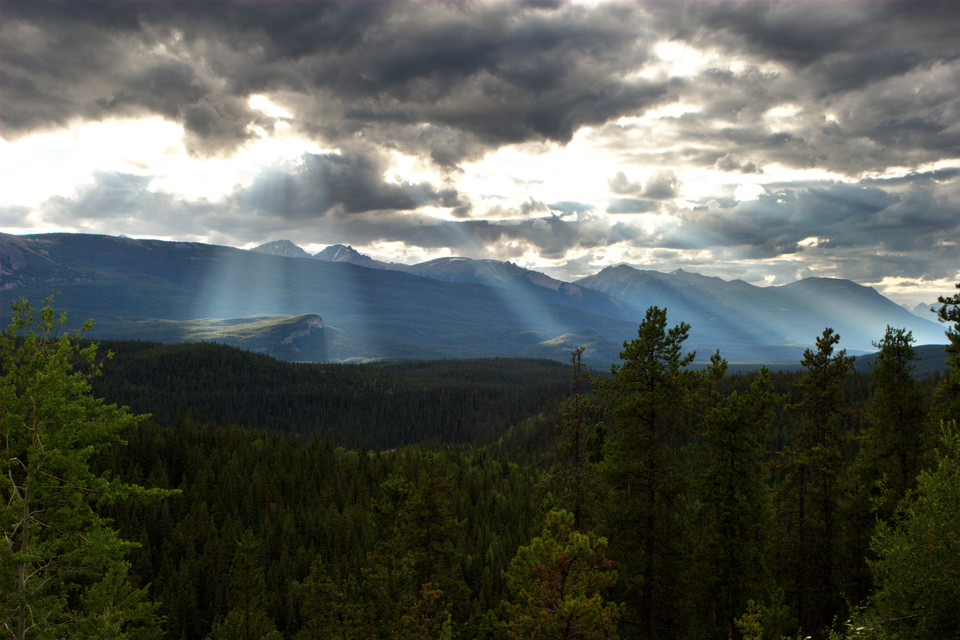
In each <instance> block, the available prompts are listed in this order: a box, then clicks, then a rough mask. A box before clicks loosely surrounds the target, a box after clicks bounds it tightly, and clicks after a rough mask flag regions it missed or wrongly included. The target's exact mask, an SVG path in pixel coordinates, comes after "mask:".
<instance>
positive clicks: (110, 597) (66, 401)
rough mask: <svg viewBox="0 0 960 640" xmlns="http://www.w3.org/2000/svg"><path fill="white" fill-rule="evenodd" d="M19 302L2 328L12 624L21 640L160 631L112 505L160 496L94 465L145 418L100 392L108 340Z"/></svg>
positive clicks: (0, 455)
mask: <svg viewBox="0 0 960 640" xmlns="http://www.w3.org/2000/svg"><path fill="white" fill-rule="evenodd" d="M12 309H13V314H12V320H11V323H10V326H9V327H8V328H7V329H6V330H5V331H4V333H3V334H2V336H0V375H2V378H0V536H2V537H0V628H2V629H3V630H4V631H5V632H6V633H8V634H9V635H10V637H12V638H15V639H18V640H24V639H26V638H51V637H76V638H133V637H143V638H149V637H158V636H159V634H160V630H159V620H158V617H157V614H156V605H155V604H153V603H151V602H150V601H149V600H148V599H147V596H146V591H145V590H144V589H137V588H136V587H135V586H134V585H133V584H132V580H131V578H130V575H129V567H130V565H129V563H128V562H127V561H126V560H125V559H124V557H125V554H126V553H127V552H128V551H129V550H130V549H131V548H133V547H135V546H136V544H135V543H133V542H129V541H126V540H123V539H121V537H120V536H119V534H118V533H117V531H116V530H115V529H114V528H113V527H112V526H111V522H110V521H109V520H108V519H106V518H105V517H104V516H103V515H102V513H101V511H100V507H101V506H102V505H108V504H112V503H116V502H119V501H123V500H128V499H134V498H137V497H152V496H158V495H160V492H157V491H147V490H145V489H143V488H142V487H140V486H137V485H132V484H127V483H124V482H122V481H121V480H120V479H118V478H115V477H111V476H109V475H106V474H105V475H96V474H94V473H93V472H92V471H91V468H90V462H91V459H92V458H93V456H95V455H96V454H98V453H99V452H101V451H103V450H104V449H106V448H108V447H110V446H112V445H119V444H122V442H123V441H122V438H121V435H122V433H123V432H124V430H125V429H127V428H128V427H131V426H133V425H135V424H136V423H138V422H139V421H140V420H142V418H143V416H135V415H131V414H130V413H128V412H127V410H126V409H125V408H120V407H117V406H115V405H105V404H103V402H102V400H99V399H96V398H94V397H92V395H91V393H90V382H89V380H90V378H91V377H92V376H94V375H96V374H97V373H98V371H99V364H98V361H97V346H96V344H90V345H88V346H82V344H81V341H80V332H79V331H78V332H74V333H71V334H67V333H63V332H62V331H63V327H64V325H65V324H66V316H65V315H62V314H61V315H60V316H57V314H56V313H55V311H54V309H53V306H52V300H51V299H47V300H46V301H45V302H44V305H43V307H42V309H41V311H40V315H39V317H37V316H36V314H35V312H34V310H33V308H32V307H31V306H30V304H29V303H27V302H26V301H24V300H21V301H19V302H15V303H13V305H12ZM84 328H85V329H86V328H89V325H87V326H86V327H84Z"/></svg>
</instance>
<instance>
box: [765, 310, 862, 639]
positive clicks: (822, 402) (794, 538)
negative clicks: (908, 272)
mask: <svg viewBox="0 0 960 640" xmlns="http://www.w3.org/2000/svg"><path fill="white" fill-rule="evenodd" d="M839 341H840V336H839V335H837V334H836V333H834V331H833V329H829V328H828V329H825V330H824V332H823V334H822V335H821V336H820V337H818V338H817V341H816V346H817V348H816V350H815V351H814V350H811V349H807V350H806V351H805V352H804V355H803V361H802V364H803V367H804V369H805V371H804V373H803V375H802V377H801V378H800V381H799V382H798V384H797V387H798V391H799V392H800V401H799V402H798V403H797V404H796V405H794V406H793V410H794V411H795V412H796V414H797V415H798V416H799V418H800V423H799V426H798V428H797V430H796V432H795V433H794V436H793V441H792V442H791V444H790V445H789V446H788V447H787V448H786V450H785V451H784V452H783V468H784V471H785V472H786V478H785V481H784V484H783V486H782V487H781V493H780V496H779V498H780V518H781V522H782V524H783V526H784V527H785V539H784V542H785V547H784V548H783V549H782V550H781V552H782V553H781V558H782V559H783V560H784V561H785V563H786V565H787V566H786V567H785V571H786V576H785V578H786V579H787V581H788V583H789V585H790V587H791V588H790V590H789V591H790V594H791V595H792V596H793V599H794V600H793V602H794V605H795V610H796V612H797V618H798V622H799V624H800V627H801V629H802V630H803V631H804V632H805V633H809V634H820V633H822V632H824V630H825V629H826V628H827V627H828V626H829V625H830V624H831V622H832V620H833V618H834V616H835V615H837V614H838V613H839V612H840V606H841V603H842V598H841V595H840V593H839V590H838V588H837V575H836V572H837V567H838V558H839V548H838V540H839V538H840V522H839V517H838V515H839V514H838V511H839V495H840V490H839V487H840V479H841V472H842V470H843V455H842V454H843V436H844V433H843V428H842V419H843V401H844V399H843V381H844V379H845V378H846V377H847V376H848V375H849V374H850V373H851V372H852V371H853V358H848V357H846V350H845V349H841V350H840V351H837V352H836V353H834V348H835V347H836V345H837V343H838V342H839Z"/></svg>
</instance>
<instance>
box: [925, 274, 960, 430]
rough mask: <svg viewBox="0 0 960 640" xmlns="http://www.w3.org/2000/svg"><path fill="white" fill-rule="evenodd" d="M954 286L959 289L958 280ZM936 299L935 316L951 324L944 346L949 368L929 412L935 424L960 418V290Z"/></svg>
mask: <svg viewBox="0 0 960 640" xmlns="http://www.w3.org/2000/svg"><path fill="white" fill-rule="evenodd" d="M956 286H957V289H960V282H958V283H957V285H956ZM937 300H938V301H939V302H940V305H941V306H940V308H939V309H938V310H937V317H938V318H939V319H940V321H941V322H944V323H952V324H951V325H950V326H948V327H947V330H946V334H947V340H948V341H949V344H947V346H946V351H947V367H949V369H948V370H947V373H946V375H945V376H944V379H943V381H942V382H941V383H940V386H939V387H937V390H936V393H935V395H934V407H933V410H932V412H931V413H932V419H933V420H934V422H935V424H939V423H940V422H941V421H949V420H960V292H958V293H955V294H953V295H952V296H940V297H939V298H937Z"/></svg>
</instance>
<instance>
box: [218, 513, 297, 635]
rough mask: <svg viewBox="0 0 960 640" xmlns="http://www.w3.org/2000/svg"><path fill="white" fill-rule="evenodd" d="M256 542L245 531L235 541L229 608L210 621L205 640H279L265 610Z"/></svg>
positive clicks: (231, 566)
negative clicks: (221, 615)
mask: <svg viewBox="0 0 960 640" xmlns="http://www.w3.org/2000/svg"><path fill="white" fill-rule="evenodd" d="M259 548H260V543H259V542H258V541H257V539H256V536H254V534H253V532H252V531H250V530H249V529H248V530H246V531H244V532H243V535H242V536H241V537H240V539H239V540H237V550H236V552H235V553H234V556H233V561H232V563H231V565H230V574H229V577H228V580H229V582H228V587H227V598H228V602H229V603H230V604H231V606H232V607H233V608H232V609H230V611H229V612H228V613H227V615H226V617H225V618H224V619H223V620H220V621H217V622H214V624H213V631H212V632H211V633H210V635H209V636H208V638H209V640H281V639H282V638H283V636H282V635H281V634H280V632H279V631H277V628H276V625H275V624H274V622H273V620H271V619H270V616H269V615H268V614H267V611H266V582H265V581H264V578H263V569H262V568H261V567H260V560H259V558H258V557H257V556H258V552H259Z"/></svg>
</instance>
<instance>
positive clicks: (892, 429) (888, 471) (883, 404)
mask: <svg viewBox="0 0 960 640" xmlns="http://www.w3.org/2000/svg"><path fill="white" fill-rule="evenodd" d="M912 344H913V335H912V334H911V332H909V331H907V330H905V329H894V328H893V327H887V331H886V334H885V335H884V337H883V340H881V341H880V342H875V343H874V346H875V347H877V348H878V349H879V350H880V351H879V353H878V354H877V358H876V359H875V360H874V361H873V362H872V363H870V372H871V373H872V374H873V382H874V385H875V387H874V392H873V397H872V398H871V399H870V404H869V405H868V406H867V419H868V420H869V427H868V428H867V430H866V431H865V433H864V434H863V435H862V437H861V439H860V453H859V455H858V460H857V468H858V470H859V471H860V473H861V474H864V475H865V476H866V478H865V480H866V481H867V482H868V483H869V484H870V485H872V487H871V488H873V489H875V490H876V492H877V493H878V494H879V495H878V496H877V499H878V500H879V504H878V505H877V507H876V511H877V513H878V515H879V516H880V517H881V518H883V519H887V518H888V517H889V516H890V514H891V513H892V511H893V508H894V506H895V505H896V503H897V502H898V501H899V500H901V499H902V498H903V497H904V496H906V494H907V491H908V490H909V489H910V488H912V486H913V484H914V482H915V480H916V476H917V473H918V472H919V471H920V468H921V466H922V462H923V457H924V452H925V450H926V447H927V441H926V440H927V438H926V436H925V432H924V426H925V425H924V423H925V421H926V412H925V411H924V399H923V392H922V391H921V389H920V385H919V383H918V382H917V381H916V380H915V379H914V377H913V369H914V365H913V362H914V361H916V360H917V359H918V357H917V352H916V351H915V350H914V348H913V346H912Z"/></svg>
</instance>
